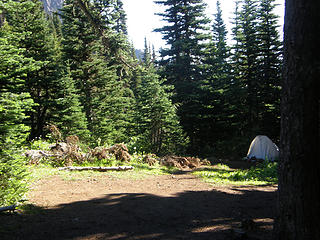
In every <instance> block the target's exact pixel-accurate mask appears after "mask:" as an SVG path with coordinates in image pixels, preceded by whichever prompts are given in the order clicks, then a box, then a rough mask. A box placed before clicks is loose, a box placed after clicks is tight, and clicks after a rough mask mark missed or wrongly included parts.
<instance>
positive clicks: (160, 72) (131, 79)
mask: <svg viewBox="0 0 320 240" xmlns="http://www.w3.org/2000/svg"><path fill="white" fill-rule="evenodd" d="M156 3H157V4H160V5H164V6H165V10H164V12H162V13H158V14H159V15H160V16H162V18H163V19H164V22H165V24H164V26H163V27H162V28H159V29H156V30H155V31H158V32H161V33H162V34H163V39H164V40H166V42H167V46H168V47H166V48H163V49H160V52H159V54H160V56H156V53H155V51H154V50H152V49H151V48H150V46H148V44H147V41H145V42H146V43H145V49H144V54H143V59H142V60H138V59H137V58H136V56H135V49H134V46H133V45H132V44H131V43H130V41H129V40H128V35H127V26H126V14H125V11H124V10H123V3H122V1H121V0H104V1H102V0H92V1H82V0H65V1H64V3H63V6H62V8H61V9H60V10H59V11H58V12H56V13H51V14H47V13H45V12H44V10H43V5H42V2H41V1H38V0H31V1H29V0H3V1H1V3H0V26H1V28H0V55H1V58H0V82H1V84H0V113H1V114H0V118H1V121H0V133H1V134H0V135H1V137H0V141H1V149H0V155H1V162H0V163H1V164H0V172H1V173H3V174H2V175H1V176H2V177H1V186H6V187H5V188H7V189H14V187H12V188H11V187H10V186H9V185H8V184H11V183H13V182H14V181H9V179H12V178H20V176H22V175H23V174H17V172H16V171H20V170H19V169H20V168H19V167H17V166H18V165H19V164H20V165H23V160H21V157H20V155H19V154H18V153H19V149H21V147H22V146H23V145H24V144H26V143H27V142H28V141H32V140H34V139H38V138H47V137H49V135H50V132H49V130H48V127H47V126H48V125H51V124H53V125H55V126H57V127H58V128H59V129H60V130H61V132H62V135H63V136H65V137H66V136H68V135H77V136H79V138H80V140H81V141H82V142H85V143H86V144H88V145H89V146H93V147H94V146H97V145H111V144H115V143H119V142H124V143H126V144H127V145H128V146H129V148H130V149H131V150H132V151H138V152H153V153H156V154H160V155H164V154H169V153H171V154H172V153H176V154H186V153H189V154H192V155H200V156H205V155H216V156H236V157H239V156H243V155H244V154H245V151H246V150H247V147H248V144H249V142H250V141H251V139H252V138H253V137H254V136H255V135H258V134H266V135H268V136H269V137H271V138H273V139H274V140H277V139H278V138H279V119H280V116H279V115H280V114H279V102H280V100H279V92H280V83H279V82H280V70H281V42H280V39H279V33H278V31H277V27H278V25H277V21H278V17H277V16H276V15H274V13H273V10H274V7H275V4H274V0H241V1H236V6H235V10H234V17H233V22H232V26H233V27H232V39H231V41H230V40H229V41H228V40H227V30H226V27H225V23H224V22H223V19H222V14H223V13H222V10H221V8H220V2H219V1H217V10H216V12H215V13H214V15H213V16H214V19H213V21H210V20H209V18H208V17H206V15H205V13H204V11H205V8H206V5H205V4H204V3H203V1H202V0H167V1H156ZM4 173H5V174H4ZM4 176H6V177H4ZM21 178H22V177H21ZM10 182H11V183H10ZM2 193H3V194H4V195H3V196H5V195H7V196H9V194H8V193H5V192H4V191H2ZM3 196H0V198H2V197H3Z"/></svg>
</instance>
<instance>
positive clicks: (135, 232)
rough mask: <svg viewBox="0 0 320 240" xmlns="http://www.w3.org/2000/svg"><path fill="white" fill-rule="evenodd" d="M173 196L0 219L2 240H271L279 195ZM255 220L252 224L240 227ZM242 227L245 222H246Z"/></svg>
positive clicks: (114, 199)
mask: <svg viewBox="0 0 320 240" xmlns="http://www.w3.org/2000/svg"><path fill="white" fill-rule="evenodd" d="M231 190H232V193H225V192H221V191H217V190H213V191H197V192H183V193H180V194H178V195H176V196H173V197H161V196H155V195H149V194H132V193H123V194H110V195H106V196H104V197H102V198H97V199H92V200H89V201H79V202H73V203H70V204H65V205H59V206H57V207H56V208H51V209H42V210H39V209H37V211H33V213H32V214H21V215H16V214H12V215H10V214H9V215H8V214H7V215H4V214H2V215H0V238H1V239H23V240H28V239H32V240H36V239H41V240H43V239H57V240H58V239H59V240H62V239H215V240H219V239H270V238H271V231H272V224H273V220H272V219H273V217H274V207H275V206H274V202H275V194H276V193H275V192H269V191H266V192H265V191H257V190H248V189H241V188H237V189H231ZM243 219H252V220H253V221H254V225H253V226H247V229H245V228H246V226H242V229H241V231H240V233H241V234H242V233H243V232H247V233H246V236H244V235H239V231H238V230H239V228H240V227H241V222H242V221H243ZM242 224H243V223H242Z"/></svg>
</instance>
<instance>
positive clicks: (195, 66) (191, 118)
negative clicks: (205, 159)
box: [155, 0, 209, 152]
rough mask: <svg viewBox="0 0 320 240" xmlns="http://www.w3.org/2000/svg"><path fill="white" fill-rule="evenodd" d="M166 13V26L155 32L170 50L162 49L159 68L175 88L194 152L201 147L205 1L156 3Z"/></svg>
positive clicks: (180, 114) (182, 121)
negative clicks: (201, 88)
mask: <svg viewBox="0 0 320 240" xmlns="http://www.w3.org/2000/svg"><path fill="white" fill-rule="evenodd" d="M156 3H157V4H161V5H164V6H165V7H166V10H165V12H164V13H160V14H158V15H160V16H162V17H163V19H164V20H165V21H167V23H168V24H167V25H166V26H164V27H162V28H160V29H156V30H155V31H157V32H161V33H162V34H163V39H164V40H166V42H167V44H168V45H169V48H167V49H162V50H161V51H160V55H161V57H162V59H163V60H161V61H160V62H159V63H160V66H163V69H164V70H163V71H164V74H162V75H163V76H164V77H165V78H166V79H167V82H168V83H169V84H172V85H173V86H174V87H175V95H174V96H173V100H174V103H175V104H178V115H179V116H180V118H181V124H182V125H183V128H184V129H185V131H186V132H187V134H188V136H189V137H190V141H191V148H192V150H193V151H198V152H199V150H198V149H197V148H198V146H199V141H200V139H199V136H198V135H199V127H200V126H199V122H200V121H199V118H200V114H199V112H198V110H199V107H200V105H201V104H202V103H201V102H202V101H203V100H202V99H200V98H201V90H200V85H201V82H202V80H203V74H202V72H203V66H202V63H203V57H204V49H205V40H207V39H208V35H207V34H206V31H207V23H209V20H208V19H207V18H206V17H205V14H204V10H205V7H206V5H205V4H204V3H203V1H202V0H192V1H191V0H185V1H183V0H167V1H156Z"/></svg>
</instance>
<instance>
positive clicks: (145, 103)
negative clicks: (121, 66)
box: [135, 65, 188, 155]
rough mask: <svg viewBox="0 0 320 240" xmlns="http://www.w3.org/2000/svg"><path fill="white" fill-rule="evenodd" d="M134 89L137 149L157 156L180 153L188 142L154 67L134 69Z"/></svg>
mask: <svg viewBox="0 0 320 240" xmlns="http://www.w3.org/2000/svg"><path fill="white" fill-rule="evenodd" d="M138 71H139V72H138V73H137V76H138V78H139V80H138V81H137V82H138V85H137V88H136V99H137V100H136V106H137V108H136V118H135V119H136V129H137V134H136V135H137V138H138V141H137V143H136V146H137V150H138V151H141V152H152V153H156V154H160V155H164V154H169V153H171V154H172V153H182V152H183V151H184V149H185V148H186V145H187V144H188V138H187V137H186V136H185V134H184V133H183V130H182V128H181V126H180V123H179V118H178V116H177V114H176V110H175V107H174V105H173V104H172V102H171V100H170V96H169V94H168V92H167V90H166V87H165V86H163V85H162V84H163V82H162V81H161V80H160V79H159V75H157V74H156V73H155V69H154V67H153V66H152V65H151V66H149V67H142V68H141V69H139V70H138Z"/></svg>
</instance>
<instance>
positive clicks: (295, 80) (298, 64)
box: [275, 0, 320, 240]
mask: <svg viewBox="0 0 320 240" xmlns="http://www.w3.org/2000/svg"><path fill="white" fill-rule="evenodd" d="M319 13H320V1H319V0H314V1H312V0H286V15H285V27H284V30H285V39H284V77H283V82H282V87H283V92H282V103H281V144H280V149H281V153H280V164H279V189H278V190H279V199H278V203H279V212H278V213H279V215H278V218H277V219H276V221H275V239H279V240H280V239H281V240H286V239H297V240H303V239H313V240H315V239H320V225H319V224H320V200H319V199H320V198H319V196H320V161H319V159H320V156H319V149H320V146H319V94H320V92H319V81H320V71H319V70H320V61H319V58H320V53H319V49H320V41H319V37H318V35H319V32H320V29H319V28H320V27H319V26H320V24H319Z"/></svg>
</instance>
